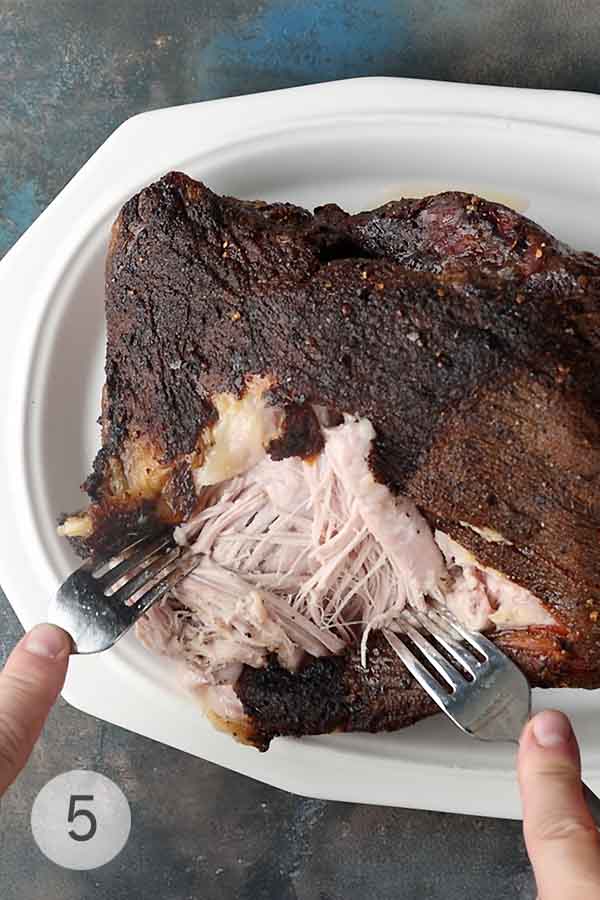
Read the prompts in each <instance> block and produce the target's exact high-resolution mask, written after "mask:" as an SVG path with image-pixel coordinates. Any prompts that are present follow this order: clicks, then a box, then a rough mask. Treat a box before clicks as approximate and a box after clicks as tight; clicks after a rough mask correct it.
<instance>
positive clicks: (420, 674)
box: [383, 629, 450, 710]
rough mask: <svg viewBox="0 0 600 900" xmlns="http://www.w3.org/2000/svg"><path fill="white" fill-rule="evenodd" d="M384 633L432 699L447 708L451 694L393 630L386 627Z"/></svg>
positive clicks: (441, 706)
mask: <svg viewBox="0 0 600 900" xmlns="http://www.w3.org/2000/svg"><path fill="white" fill-rule="evenodd" d="M383 633H384V635H385V638H386V640H387V642H388V644H389V645H390V647H391V648H392V650H393V651H394V652H395V653H396V655H397V656H398V657H399V658H400V659H401V661H402V662H403V663H404V665H405V666H406V668H407V669H408V671H409V672H410V673H411V675H412V676H413V677H414V678H415V679H416V680H417V681H418V682H419V684H420V685H421V687H422V688H423V689H424V690H425V691H426V692H427V693H428V694H429V696H430V697H431V699H432V700H434V701H435V702H436V703H437V705H438V706H439V707H440V708H441V709H443V710H445V709H446V707H447V706H448V701H449V700H450V694H448V693H446V691H445V690H444V689H443V687H442V686H441V684H440V683H439V681H436V679H435V678H434V677H433V675H430V674H429V672H428V671H427V669H426V668H425V666H424V665H423V664H422V663H421V662H419V660H418V659H417V657H416V656H415V655H414V653H412V652H411V651H410V650H409V649H408V647H407V646H406V644H404V643H403V642H402V641H401V640H400V638H399V637H398V636H397V635H396V634H394V632H393V631H389V630H388V629H386V630H385V631H384V632H383Z"/></svg>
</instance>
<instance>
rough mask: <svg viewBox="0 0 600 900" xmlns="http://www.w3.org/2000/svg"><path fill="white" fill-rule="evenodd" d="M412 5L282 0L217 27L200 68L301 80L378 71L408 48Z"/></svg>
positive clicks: (216, 74) (380, 1) (215, 72)
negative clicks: (240, 70)
mask: <svg viewBox="0 0 600 900" xmlns="http://www.w3.org/2000/svg"><path fill="white" fill-rule="evenodd" d="M410 7H411V4H410V3H405V4H403V5H402V6H400V8H399V4H398V3H395V2H393V0H372V2H371V3H369V4H368V5H361V4H354V3H351V2H348V0H327V2H314V0H313V2H309V3H301V2H298V0H295V2H292V3H289V2H281V0H276V2H275V3H273V4H271V5H270V6H269V7H268V8H267V9H265V10H262V11H261V12H259V13H258V14H256V15H254V16H251V17H250V18H249V19H248V20H247V21H244V22H242V23H241V24H240V25H239V26H238V27H234V28H233V29H232V28H231V27H229V28H227V29H226V30H222V31H220V32H219V33H218V34H216V35H215V37H214V38H213V39H212V40H211V41H210V43H209V44H208V46H206V47H205V48H204V49H203V51H202V53H201V60H200V63H201V69H202V71H206V72H212V73H213V80H214V79H218V77H219V71H220V69H221V67H223V66H225V67H235V68H241V67H244V68H246V67H247V68H248V69H250V70H252V69H254V70H258V71H260V70H263V71H264V70H265V69H268V70H270V71H275V72H277V73H278V74H280V75H281V74H282V73H286V74H287V75H288V76H291V77H292V78H293V79H295V80H298V81H300V82H304V83H306V82H316V81H327V80H330V79H334V78H344V77H349V76H352V75H354V74H355V73H356V70H357V67H360V69H361V71H362V73H363V74H365V75H369V74H376V73H378V72H380V71H381V69H382V66H383V65H384V64H385V63H386V62H389V61H390V59H391V58H397V57H398V56H402V55H403V54H405V53H406V51H407V49H409V48H410V17H409V10H410Z"/></svg>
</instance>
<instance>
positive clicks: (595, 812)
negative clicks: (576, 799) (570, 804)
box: [581, 781, 600, 828]
mask: <svg viewBox="0 0 600 900" xmlns="http://www.w3.org/2000/svg"><path fill="white" fill-rule="evenodd" d="M581 784H582V787H583V798H584V800H585V802H586V803H587V807H588V809H589V811H590V812H591V814H592V819H593V820H594V822H595V823H596V825H597V826H598V828H600V797H597V796H596V794H595V793H594V792H593V791H592V789H591V788H589V787H588V786H587V784H586V783H585V781H582V782H581Z"/></svg>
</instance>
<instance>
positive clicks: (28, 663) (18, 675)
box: [0, 625, 71, 797]
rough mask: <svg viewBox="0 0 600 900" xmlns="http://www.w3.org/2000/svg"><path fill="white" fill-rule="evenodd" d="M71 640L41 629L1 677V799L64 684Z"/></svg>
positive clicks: (34, 631)
mask: <svg viewBox="0 0 600 900" xmlns="http://www.w3.org/2000/svg"><path fill="white" fill-rule="evenodd" d="M70 651H71V639H70V637H69V635H68V634H67V633H66V632H64V631H62V629H60V628H57V627H56V626H54V625H37V626H36V627H35V628H33V629H32V630H31V631H30V632H29V633H28V634H26V635H25V637H24V638H23V639H22V640H21V641H20V642H19V643H18V644H17V646H16V647H15V649H14V650H13V652H12V653H11V655H10V656H9V658H8V660H7V662H6V665H5V667H4V671H3V672H2V673H1V674H0V797H1V796H2V794H3V793H4V791H5V790H6V788H7V787H8V786H9V785H10V784H11V783H12V782H13V781H14V779H15V778H16V777H17V775H18V774H19V772H20V771H21V769H22V768H23V766H24V765H25V763H26V762H27V759H28V757H29V754H30V753H31V750H32V749H33V745H34V744H35V742H36V740H37V738H38V737H39V734H40V731H41V730H42V727H43V725H44V722H45V721H46V716H47V715H48V713H49V712H50V709H51V707H52V705H53V704H54V701H55V700H56V698H57V697H58V694H59V693H60V690H61V688H62V686H63V684H64V680H65V675H66V673H67V666H68V661H69V653H70Z"/></svg>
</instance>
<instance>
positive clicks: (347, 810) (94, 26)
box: [0, 0, 600, 900]
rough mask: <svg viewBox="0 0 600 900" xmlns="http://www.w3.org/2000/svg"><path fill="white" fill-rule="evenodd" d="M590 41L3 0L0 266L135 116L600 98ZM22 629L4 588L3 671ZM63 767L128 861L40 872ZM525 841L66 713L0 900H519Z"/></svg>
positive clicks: (48, 735) (306, 6) (390, 14)
mask: <svg viewBox="0 0 600 900" xmlns="http://www.w3.org/2000/svg"><path fill="white" fill-rule="evenodd" d="M599 39H600V19H599V18H598V13H597V4H596V3H595V2H593V0H589V2H585V0H583V2H582V0H572V2H559V3H556V2H550V0H548V2H544V0H536V2H532V3H529V4H522V3H521V2H519V0H505V2H503V3H502V4H498V3H495V2H484V3H466V2H463V0H450V2H441V0H439V2H431V3H419V2H417V0H405V2H399V0H397V2H393V0H389V2H386V0H371V2H370V3H346V2H344V0H327V2H316V3H311V2H309V3H301V2H300V0H295V2H292V0H270V2H266V3H263V2H258V0H250V2H247V3H242V2H241V0H223V2H222V3H212V4H211V3H208V2H205V0H204V2H203V0H197V2H195V0H180V2H178V3H173V4H168V3H163V2H159V0H148V2H144V0H130V2H127V3H125V2H116V0H106V2H103V3H96V2H93V0H55V2H53V3H45V4H40V3H39V2H35V0H0V61H1V67H0V133H1V135H2V140H1V141H0V253H2V252H5V251H6V250H7V249H8V248H9V247H10V246H11V244H12V243H13V242H14V240H15V239H16V238H17V237H18V236H19V234H20V233H22V232H23V231H24V230H25V229H26V228H27V226H28V225H29V224H30V223H31V221H33V219H34V218H35V217H36V216H37V215H38V214H39V212H40V211H41V210H42V209H43V208H44V207H45V206H46V204H47V203H48V202H49V201H50V200H52V198H53V197H54V196H55V195H56V194H57V193H58V191H59V190H60V189H61V187H62V186H63V185H64V184H65V183H66V181H68V179H69V178H70V177H71V176H72V175H73V174H74V173H75V172H76V171H77V169H78V168H79V167H80V166H81V164H82V163H83V162H84V161H85V160H86V159H87V158H88V157H89V155H90V154H91V153H92V152H93V151H94V150H95V149H96V147H97V146H98V145H99V144H100V143H101V142H102V141H103V140H104V138H106V137H107V135H108V134H110V132H111V131H113V129H114V128H115V127H116V126H117V125H118V124H119V123H120V122H122V121H123V120H124V119H126V118H127V117H129V116H131V115H133V114H134V113H137V112H140V111H142V110H146V109H151V108H155V107H161V106H169V105H172V104H178V103H185V102H188V101H192V100H200V99H206V98H212V97H217V96H227V95H231V94H238V93H245V92H253V91H257V90H265V89H270V88H275V87H284V86H288V85H294V84H301V83H307V82H317V81H322V80H328V79H332V78H337V77H348V76H353V75H371V74H386V75H409V76H416V77H427V78H440V79H448V80H456V81H474V82H477V81H479V82H487V83H497V84H516V85H523V86H531V87H544V88H566V89H572V90H587V91H599V90H600V69H598V66H597V47H598V45H599ZM2 302H8V298H3V301H2ZM19 635H20V628H19V625H18V623H17V621H16V619H15V617H14V615H13V613H12V611H11V609H10V607H9V605H8V603H7V601H6V600H5V598H4V597H3V596H2V595H1V594H0V662H2V661H3V659H4V658H5V657H6V655H7V653H8V651H9V650H10V648H11V647H12V645H13V644H14V642H15V641H16V640H17V638H18V636H19ZM75 768H84V769H88V768H89V769H95V770H97V771H100V772H103V773H104V774H106V775H108V776H109V777H110V778H112V779H113V780H114V781H115V782H116V783H117V784H119V785H120V786H121V788H122V789H123V791H124V792H125V794H126V795H127V797H128V799H129V801H130V804H131V808H132V815H133V827H132V832H131V836H130V839H129V842H128V844H127V845H126V847H125V849H124V850H123V852H122V853H121V855H120V856H118V857H117V858H116V859H115V860H114V861H113V862H111V863H109V864H108V865H106V866H105V867H103V868H101V869H98V870H95V871H90V872H73V871H70V870H66V869H61V868H59V867H58V866H55V865H54V864H52V863H50V862H48V861H47V860H46V859H45V858H44V857H43V856H42V855H41V853H40V852H39V850H38V849H37V847H36V846H35V844H34V843H33V840H32V838H31V834H30V830H29V815H30V811H31V805H32V802H33V800H34V798H35V796H36V794H37V793H38V791H39V790H40V789H41V787H42V786H43V785H44V784H45V783H46V782H47V781H48V780H49V779H50V778H51V777H53V776H54V775H57V774H59V773H61V772H64V771H67V770H70V769H75ZM520 831H521V830H520V825H519V824H518V823H515V822H504V821H498V822H496V821H493V820H489V819H480V818H467V817H462V816H447V815H441V814H435V813H426V812H420V811H412V810H394V809H381V808H377V807H368V806H355V805H345V804H334V803H327V802H324V801H317V800H306V799H301V798H297V797H294V796H291V795H289V794H285V793H283V792H280V791H277V790H274V789H272V788H268V787H264V786H263V785H261V784H258V783H256V782H254V781H251V780H250V779H246V778H243V777H241V776H238V775H234V774H232V773H230V772H227V771H224V770H222V769H220V768H218V767H216V766H213V765H210V764H208V763H205V762H202V761H201V760H197V759H194V758H191V757H188V756H186V755H184V754H181V753H178V752H177V751H175V750H172V749H169V748H166V747H162V746H160V745H157V744H154V743H152V742H150V741H147V740H145V739H143V738H141V737H139V736H136V735H132V734H129V733H128V732H126V731H123V730H121V729H119V728H116V727H113V726H110V725H107V724H105V723H103V722H99V721H97V720H95V719H93V718H91V717H89V716H85V715H83V714H81V713H79V712H77V711H75V710H74V709H71V708H69V707H68V706H67V705H66V704H65V703H63V702H62V701H61V702H59V704H58V705H57V708H56V709H55V710H54V712H53V714H52V716H51V718H50V721H49V723H48V726H47V728H46V730H45V733H44V736H43V738H42V740H41V741H40V743H39V745H38V747H37V749H36V751H35V753H34V756H33V758H32V760H31V762H30V765H29V767H28V769H27V770H26V772H25V773H24V774H23V775H22V776H21V778H20V779H19V781H18V782H17V784H16V785H15V786H14V787H13V789H12V790H11V791H10V792H9V793H8V795H7V796H6V798H5V800H4V801H3V804H2V814H1V819H0V895H1V896H2V898H3V900H13V898H19V900H21V898H27V900H37V898H40V900H41V898H44V900H88V898H92V897H93V898H98V900H104V898H106V900H108V898H110V900H120V898H127V900H131V898H135V897H138V896H140V897H141V896H142V895H143V896H148V897H160V898H161V900H199V898H202V900H210V898H215V900H217V898H230V897H239V898H248V900H262V898H265V900H267V898H269V900H271V898H273V900H288V898H289V900H292V898H298V900H300V898H301V900H337V898H342V897H343V898H345V900H350V898H355V897H356V898H358V897H360V898H361V900H362V898H364V900H367V898H388V897H398V898H405V900H417V898H431V900H438V898H439V900H442V898H443V900H454V898H463V897H478V898H480V900H486V898H493V900H502V898H511V900H514V898H521V900H529V898H533V897H534V896H535V890H534V886H533V881H532V877H531V874H530V871H529V865H528V861H527V858H526V855H525V852H524V847H523V843H522V840H521V833H520Z"/></svg>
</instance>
